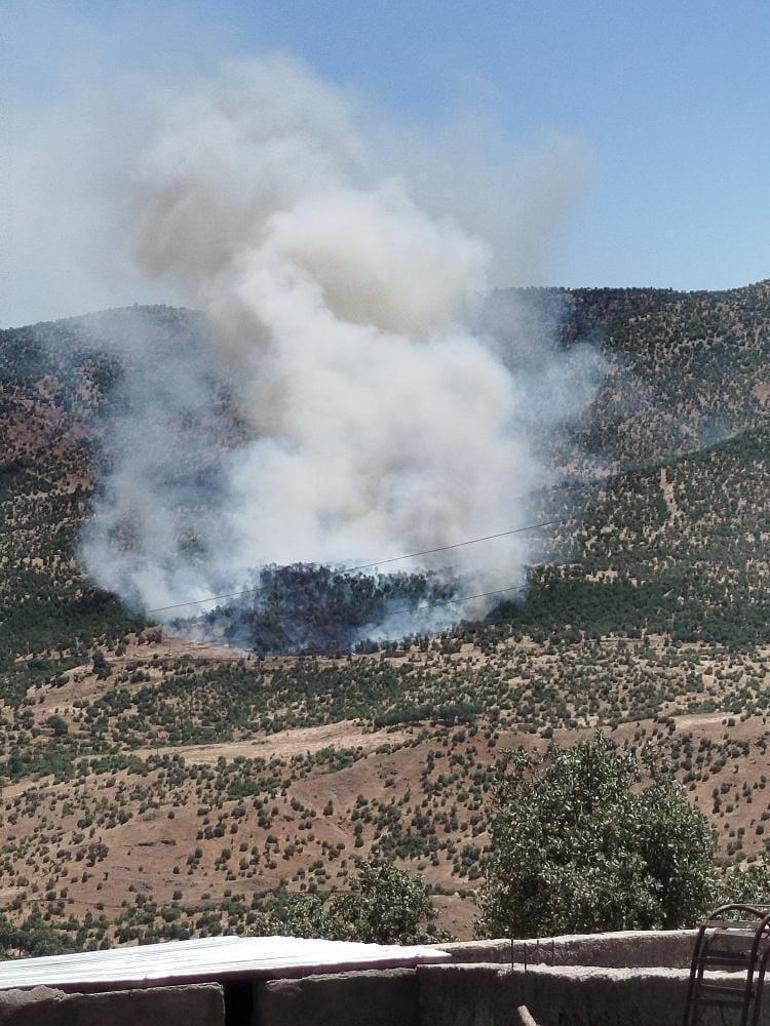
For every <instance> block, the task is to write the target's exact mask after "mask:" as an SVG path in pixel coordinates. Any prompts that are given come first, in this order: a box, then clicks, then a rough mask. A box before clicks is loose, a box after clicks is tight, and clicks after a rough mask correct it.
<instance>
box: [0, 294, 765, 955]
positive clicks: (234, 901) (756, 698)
mask: <svg viewBox="0 0 770 1026" xmlns="http://www.w3.org/2000/svg"><path fill="white" fill-rule="evenodd" d="M489 316H490V317H491V318H492V319H493V321H494V322H495V324H497V325H503V326H505V324H506V323H507V320H506V319H510V323H511V325H512V329H511V330H512V331H515V330H518V331H521V330H526V328H527V325H528V324H529V325H531V326H532V327H533V330H534V328H535V326H542V324H543V323H547V324H550V325H551V326H552V328H553V330H554V331H555V332H556V334H557V337H558V344H559V345H563V346H574V345H579V344H583V343H590V344H592V345H594V346H596V347H598V348H599V349H600V350H601V352H602V354H603V355H604V358H605V360H606V362H607V374H606V377H605V379H604V383H603V385H602V386H601V388H600V390H599V392H598V395H597V397H596V399H595V402H594V404H593V406H592V408H591V410H590V411H589V414H588V415H587V416H586V418H585V419H584V421H583V422H582V423H581V424H580V425H578V426H577V428H576V429H575V431H574V433H573V435H572V437H571V438H570V439H568V440H567V442H566V445H565V447H564V448H563V449H562V450H561V451H560V452H559V453H558V454H556V456H557V458H558V459H560V460H562V462H563V465H564V468H565V472H566V478H565V482H564V483H563V484H562V485H561V486H560V487H559V488H558V489H554V490H553V492H552V493H550V494H545V495H543V497H542V511H543V513H549V514H552V513H557V514H559V515H560V516H561V517H562V518H563V520H562V522H561V523H560V524H559V525H558V526H557V527H556V528H555V529H553V530H552V532H551V534H550V536H549V537H548V538H547V539H546V540H545V542H544V544H543V548H542V552H541V553H540V555H539V557H538V559H537V561H536V562H535V563H534V565H533V566H532V567H531V570H530V588H529V592H528V594H527V596H526V599H525V600H524V601H522V602H518V603H510V602H509V603H504V604H502V605H501V606H500V607H499V608H498V609H497V610H496V611H495V612H494V613H493V614H492V616H491V617H489V618H488V620H486V621H485V622H484V623H479V624H462V625H460V626H458V627H457V628H456V629H454V630H452V631H449V632H447V633H446V634H444V635H441V636H440V637H438V638H435V639H432V640H430V639H419V640H417V641H416V642H415V643H414V644H408V645H399V644H395V643H393V644H389V645H386V646H383V648H382V650H379V651H373V652H371V653H369V654H360V655H346V656H344V657H342V658H335V659H333V658H316V657H305V658H294V657H292V658H282V657H272V658H269V659H264V658H261V657H254V656H247V655H246V653H243V652H238V651H235V650H232V649H231V650H227V649H217V648H212V647H208V648H206V647H200V648H199V647H196V646H195V645H194V644H193V643H191V642H187V641H180V640H179V639H175V638H173V637H170V636H164V635H163V634H162V632H161V631H160V630H158V629H157V628H156V627H155V625H153V624H152V623H148V622H146V621H145V620H144V618H142V617H141V616H139V615H137V614H136V613H133V612H132V611H130V610H127V609H125V608H124V607H123V606H122V605H121V603H120V602H119V601H118V599H117V598H116V597H115V596H113V595H111V594H109V593H107V592H104V591H100V590H98V589H95V588H94V587H92V586H91V585H90V584H89V582H87V581H86V580H84V578H83V575H82V573H81V571H80V569H79V568H78V566H77V564H76V561H75V559H74V552H75V544H76V539H77V534H78V530H79V526H80V524H81V523H82V522H83V520H84V518H86V517H87V516H88V512H89V508H90V503H91V501H92V498H93V494H94V487H95V485H94V481H95V477H96V474H95V469H96V466H97V462H98V461H99V460H102V459H105V458H106V450H105V448H104V444H103V443H104V439H105V432H106V431H107V423H108V421H107V417H106V414H107V413H110V412H115V410H116V404H119V403H120V402H121V390H120V388H119V387H118V386H119V384H120V382H121V380H122V376H123V374H124V373H125V367H126V365H127V363H129V362H130V361H131V360H132V359H134V358H135V357H134V355H133V353H134V351H133V349H132V345H131V339H132V334H133V333H134V332H136V331H139V330H141V331H142V332H143V333H147V332H150V333H151V334H152V338H153V340H154V345H153V352H154V354H155V359H156V360H157V367H155V368H153V367H151V368H149V369H148V370H149V372H150V373H154V372H156V371H157V373H162V366H163V352H164V347H166V346H178V345H186V346H196V345H200V344H201V338H202V332H203V331H204V330H205V326H204V323H203V320H202V318H201V316H200V315H199V314H196V313H195V312H191V311H186V310H177V309H172V308H170V307H137V308H129V309H125V310H116V311H107V312H105V313H102V314H97V315H89V316H86V317H82V318H71V319H68V320H66V321H59V322H55V323H52V324H43V325H35V326H31V327H25V328H19V329H12V330H6V331H2V332H0V454H1V455H0V697H1V698H2V701H3V705H2V707H1V709H0V717H2V722H3V725H4V729H3V732H2V735H0V773H2V774H3V775H4V776H5V778H6V781H7V787H6V791H5V794H4V795H3V797H2V800H1V801H0V816H1V817H2V821H3V829H4V831H5V835H4V836H5V838H6V840H5V846H4V847H3V848H2V852H0V905H4V907H6V909H10V910H11V914H12V915H13V916H14V917H15V918H16V919H17V920H18V919H19V917H20V916H21V915H22V911H21V910H22V908H24V909H26V908H28V907H29V905H30V903H32V904H34V905H36V906H37V908H38V909H39V911H40V913H41V915H47V916H48V917H49V919H48V921H49V922H50V923H51V924H52V925H53V927H55V929H56V930H59V931H63V932H65V933H69V934H70V935H72V936H76V937H77V938H78V943H79V944H81V945H82V944H85V943H102V942H103V941H104V940H105V939H110V938H112V939H118V940H121V941H122V940H132V939H137V938H144V939H151V938H157V937H160V936H182V935H185V931H186V932H187V933H188V934H189V933H201V932H206V931H210V930H214V931H216V929H217V928H219V929H222V928H233V929H243V928H246V926H247V924H248V914H249V908H250V904H249V903H250V902H251V900H252V898H253V896H254V895H255V894H259V893H262V892H264V891H265V890H268V889H270V888H274V887H276V886H278V885H279V883H280V882H281V880H284V881H285V882H286V883H287V885H288V886H289V887H290V888H299V887H301V886H303V885H305V886H308V885H309V883H310V882H311V881H312V883H313V886H318V887H329V886H331V885H332V883H333V882H335V881H336V880H337V874H338V873H339V872H341V871H342V869H341V868H340V867H344V865H352V864H353V860H354V859H355V858H356V857H357V856H359V855H366V854H367V853H369V852H375V853H376V852H380V853H383V854H388V855H390V856H393V857H395V858H397V859H398V860H399V862H400V863H401V864H402V865H404V866H405V867H406V868H411V869H413V870H414V871H419V872H420V873H421V874H422V875H423V876H424V878H425V879H427V880H428V881H429V882H430V883H431V884H433V885H434V886H435V887H436V889H437V893H438V894H439V897H440V898H441V901H443V903H444V904H443V906H442V907H443V909H444V911H443V913H442V915H443V916H444V919H443V920H442V922H443V923H444V924H445V925H447V926H449V927H450V928H451V929H453V930H455V932H460V933H465V934H466V935H467V933H468V931H469V912H468V906H467V903H464V902H463V900H462V899H461V898H460V897H457V893H458V892H462V893H464V892H465V891H468V892H471V891H472V890H473V887H474V886H475V881H477V879H478V875H479V869H478V867H479V859H480V858H481V857H482V856H483V850H484V846H485V844H486V843H487V841H488V837H487V835H486V833H485V824H484V819H483V810H484V806H485V803H486V800H487V795H488V790H489V782H490V773H489V767H490V764H491V761H492V760H493V759H494V756H495V751H496V749H497V746H498V745H503V744H507V743H523V744H526V745H528V746H532V745H534V746H542V745H544V744H545V743H546V741H547V739H548V738H550V737H551V736H554V737H556V738H557V739H559V740H560V741H561V742H564V743H566V742H568V741H569V739H570V738H572V737H575V736H578V734H579V733H580V732H584V731H586V730H588V729H590V728H593V727H595V726H597V725H603V726H605V727H606V729H608V730H615V731H616V734H617V736H618V737H619V738H621V739H622V741H623V742H624V743H627V744H629V745H631V746H637V747H638V746H640V745H641V744H642V743H643V742H644V741H645V740H650V739H654V740H655V742H656V744H657V745H658V746H659V747H660V751H661V752H662V753H664V754H665V755H666V757H670V759H671V764H672V766H673V767H674V769H675V772H676V773H677V775H678V777H679V779H680V780H682V781H683V782H684V783H685V784H686V786H687V787H688V788H690V790H691V791H692V793H693V796H694V797H695V798H696V799H697V800H698V801H699V802H700V804H701V806H702V808H703V809H704V811H706V812H708V813H709V814H710V815H712V818H713V822H714V823H715V825H716V827H717V829H718V830H719V833H720V839H721V840H722V850H723V853H724V855H725V857H729V858H733V857H735V858H739V857H742V856H743V855H745V854H746V853H747V852H754V851H757V850H761V849H762V848H763V847H764V843H765V842H764V836H763V835H764V823H765V813H767V816H770V805H768V803H765V802H764V795H763V794H762V792H763V791H764V786H765V785H764V777H763V776H762V773H763V767H764V766H766V760H765V750H766V746H767V743H768V741H769V740H770V734H769V733H768V731H767V727H766V722H765V720H766V716H767V715H768V713H769V712H770V688H768V684H769V683H770V626H769V625H770V597H769V596H770V591H769V589H768V584H769V583H770V582H769V581H768V574H769V573H770V565H769V562H768V541H769V540H770V516H769V515H768V514H769V512H770V510H769V500H768V496H770V456H769V455H768V453H769V452H770V449H769V445H768V443H770V420H768V413H769V412H770V407H769V405H768V404H770V359H769V357H770V283H767V282H762V283H759V284H756V285H751V286H747V287H746V288H743V289H735V290H731V291H727V292H714V293H711V292H693V293H677V292H671V291H667V290H652V289H588V290H582V289H581V290H574V291H569V290H556V289H527V290H515V291H502V292H499V293H497V294H496V295H495V297H494V298H493V300H492V303H491V307H490V312H489ZM514 322H515V323H514ZM538 330H539V328H538ZM512 359H513V357H512ZM276 594H278V600H279V601H281V602H283V601H285V589H284V590H283V591H281V589H276ZM278 600H277V601H278ZM274 612H275V610H270V609H268V610H267V613H266V616H265V618H264V619H263V620H259V621H254V622H253V623H252V627H253V632H252V633H253V635H254V636H255V637H257V636H258V637H266V636H268V635H269V636H270V637H271V638H272V637H274V636H276V635H275V632H274V631H273V632H272V633H271V630H272V628H271V624H272V623H273V621H272V620H271V615H272V614H273V613H274ZM279 633H280V632H279ZM182 755H183V756H184V758H182ZM218 760H221V761H218ZM737 771H739V774H740V775H739V776H736V772H737ZM57 780H58V783H57ZM747 788H748V790H747ZM330 796H333V797H330ZM359 796H360V798H359ZM329 805H331V807H332V809H331V811H328V807H329ZM766 806H767V808H766ZM325 809H326V810H327V811H322V810H325ZM311 813H312V815H311ZM172 814H173V815H172ZM41 817H42V818H41ZM311 835H312V837H311ZM271 838H272V839H271ZM340 845H342V846H343V847H339V846H340ZM225 849H226V850H227V851H228V852H230V854H229V855H228V856H227V857H225V856H224V854H223V852H224V850H225ZM175 867H177V868H176V869H175ZM179 867H181V868H179ZM188 870H190V872H188ZM105 874H107V875H106V876H105ZM343 875H344V874H343ZM65 892H66V893H65ZM228 892H229V893H230V896H229V897H228V896H227V895H228ZM177 893H178V894H179V895H181V897H174V895H175V894H177ZM62 894H64V897H62ZM21 895H24V898H23V899H22V898H21ZM140 896H141V898H142V901H141V902H140V901H139V900H138V899H139V897H140ZM14 902H15V903H16V905H14ZM212 902H213V903H214V904H215V905H216V908H217V909H218V911H217V913H216V916H215V917H214V918H217V917H218V920H217V921H218V922H219V926H218V927H217V926H216V924H215V923H214V920H213V919H212V918H211V917H212V916H213V915H214V913H213V912H211V906H212ZM121 903H124V904H123V905H121ZM100 906H101V908H100ZM222 909H224V910H225V911H224V912H223V911H222ZM87 915H88V916H89V917H90V918H88V920H87V922H86V916H87ZM207 917H208V918H207ZM84 924H85V925H84Z"/></svg>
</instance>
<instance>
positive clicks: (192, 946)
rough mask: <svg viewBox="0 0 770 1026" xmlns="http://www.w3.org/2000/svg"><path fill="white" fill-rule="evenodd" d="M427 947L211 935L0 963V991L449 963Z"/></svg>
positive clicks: (449, 958) (446, 955) (92, 986)
mask: <svg viewBox="0 0 770 1026" xmlns="http://www.w3.org/2000/svg"><path fill="white" fill-rule="evenodd" d="M450 960H451V956H450V955H449V954H447V952H445V951H441V950H440V949H438V948H434V947H428V946H425V945H423V946H410V947H407V946H403V947H402V946H401V945H395V944H393V945H386V944H359V943H356V942H352V941H328V940H304V939H300V938H297V937H206V938H202V939H198V940H189V941H168V942H166V943H162V944H147V945H142V946H139V947H123V948H112V949H111V950H109V951H86V952H81V953H78V954H74V955H50V956H46V957H43V958H19V959H9V960H8V961H5V962H0V990H5V989H7V988H9V987H34V986H38V985H47V986H52V987H55V986H61V987H67V988H68V989H72V988H73V987H76V986H84V987H88V988H89V989H99V988H101V987H107V986H109V985H111V984H123V983H126V984H128V983H133V984H137V983H144V982H162V981H166V980H168V981H169V982H172V981H181V980H214V979H221V978H223V977H228V976H229V977H232V976H253V977H261V978H268V979H275V978H278V977H281V976H308V975H310V974H311V973H317V972H344V971H345V970H348V969H366V968H386V967H394V966H413V965H418V964H420V963H425V962H447V961H450Z"/></svg>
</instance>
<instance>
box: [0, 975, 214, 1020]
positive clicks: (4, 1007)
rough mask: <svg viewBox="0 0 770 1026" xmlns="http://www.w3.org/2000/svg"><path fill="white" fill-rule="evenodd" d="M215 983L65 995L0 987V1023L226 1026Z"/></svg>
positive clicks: (50, 991)
mask: <svg viewBox="0 0 770 1026" xmlns="http://www.w3.org/2000/svg"><path fill="white" fill-rule="evenodd" d="M224 1021H225V1008H224V998H223V995H222V988H221V987H219V986H217V985H215V984H199V985H194V986H188V987H156V988H152V989H148V990H116V991H112V992H108V993H103V994H64V993H63V992H62V991H60V990H51V989H50V988H48V987H34V988H32V989H31V990H4V991H0V1026H108V1024H109V1026H224Z"/></svg>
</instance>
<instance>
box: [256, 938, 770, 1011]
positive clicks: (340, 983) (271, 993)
mask: <svg viewBox="0 0 770 1026" xmlns="http://www.w3.org/2000/svg"><path fill="white" fill-rule="evenodd" d="M693 941H694V931H687V930H683V931H664V932H660V933H630V932H629V933H615V934H596V935H587V936H572V937H554V938H548V939H546V940H540V941H539V942H538V941H518V942H515V943H514V945H513V954H514V961H513V965H512V964H511V943H510V941H504V940H500V941H481V942H473V943H458V944H449V945H444V946H443V947H444V950H448V951H449V952H450V953H451V954H452V956H453V961H452V962H451V963H447V964H443V965H441V964H439V965H425V966H419V967H418V968H417V969H416V970H406V969H401V970H381V971H371V972H366V973H360V972H359V973H345V974H339V975H335V976H315V977H306V978H304V979H299V980H275V981H272V982H270V983H267V984H261V985H257V988H256V1000H255V1017H254V1020H253V1024H252V1026H519V1020H518V1017H517V1012H516V1009H517V1008H518V1007H519V1006H520V1005H526V1006H527V1007H528V1008H529V1009H530V1011H531V1012H532V1014H533V1015H534V1017H535V1020H536V1022H537V1023H538V1024H539V1026H681V1024H682V1018H683V1014H684V1006H685V999H686V995H687V986H688V982H689V962H690V957H691V954H692V946H693ZM485 960H486V961H485ZM718 976H721V977H724V980H725V981H726V980H729V979H730V977H729V975H728V974H724V973H722V974H713V978H714V979H716V978H717V977H718ZM765 1005H766V1007H765V1010H764V1011H763V1014H762V1016H761V1017H760V1020H759V1024H758V1026H770V983H769V984H768V990H767V1000H766V1002H765ZM728 1021H732V1020H729V1019H728ZM702 1023H703V1026H724V1020H723V1018H722V1014H721V1012H720V1011H719V1010H718V1009H715V1010H714V1011H713V1013H712V1014H710V1015H709V1016H707V1017H704V1018H703V1020H702Z"/></svg>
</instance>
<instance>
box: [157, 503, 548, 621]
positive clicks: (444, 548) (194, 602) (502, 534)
mask: <svg viewBox="0 0 770 1026" xmlns="http://www.w3.org/2000/svg"><path fill="white" fill-rule="evenodd" d="M566 519H567V517H556V518H555V519H553V520H543V521H541V522H540V523H537V524H526V525H524V526H523V527H513V528H511V529H510V530H509V531H498V532H497V533H496V534H486V535H482V536H481V537H479V538H468V539H466V540H465V541H461V542H454V543H453V544H452V545H439V546H437V547H436V548H433V549H422V550H421V551H420V552H406V553H404V554H403V555H401V556H388V557H387V558H385V559H377V560H374V561H373V562H371V563H360V564H359V565H358V566H351V567H345V568H344V569H343V570H341V571H340V572H341V573H348V574H350V573H357V572H358V571H360V570H371V569H372V568H373V567H375V566H386V565H387V564H389V563H397V562H399V561H401V560H404V559H416V557H417V556H430V555H434V554H435V553H437V552H449V551H450V550H452V549H461V548H463V547H465V546H466V545H477V544H478V543H480V542H485V541H493V540H494V539H496V538H508V537H510V536H511V535H514V534H523V533H524V532H525V531H534V530H537V528H539V527H552V526H553V525H554V524H560V523H562V522H563V521H564V520H566ZM254 590H255V588H254V587H251V588H244V589H242V590H241V591H235V592H230V593H229V594H226V595H208V596H206V597H205V598H201V599H190V600H189V601H187V602H173V603H171V604H170V605H168V606H156V607H155V608H154V609H147V610H145V613H146V614H147V615H149V614H151V613H166V612H168V611H169V610H171V609H182V608H183V607H185V606H199V605H202V604H203V603H204V602H222V601H224V600H226V599H235V598H242V597H243V596H244V595H250V594H251V593H252V592H253V591H254ZM514 590H515V589H514V588H505V589H503V591H514ZM491 594H494V593H491ZM483 597H486V596H483V595H476V596H469V597H468V598H469V599H470V598H483ZM450 601H459V600H458V599H452V600H450ZM462 601H467V600H466V599H463V600H462Z"/></svg>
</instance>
